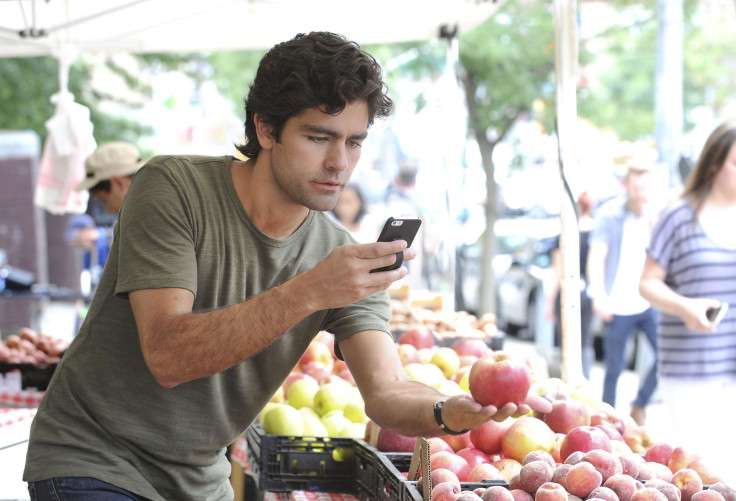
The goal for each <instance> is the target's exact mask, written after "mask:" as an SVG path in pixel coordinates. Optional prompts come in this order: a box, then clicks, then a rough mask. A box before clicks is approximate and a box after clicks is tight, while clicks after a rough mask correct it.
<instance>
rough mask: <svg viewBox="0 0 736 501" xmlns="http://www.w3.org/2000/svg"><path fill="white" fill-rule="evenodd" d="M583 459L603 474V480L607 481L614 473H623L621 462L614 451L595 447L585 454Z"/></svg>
mask: <svg viewBox="0 0 736 501" xmlns="http://www.w3.org/2000/svg"><path fill="white" fill-rule="evenodd" d="M583 461H587V462H588V463H590V464H592V465H593V467H594V468H595V469H596V470H597V471H598V473H600V474H601V477H602V481H601V483H603V482H605V481H606V480H608V479H609V478H611V477H612V476H613V475H616V474H618V473H623V468H622V467H621V462H620V461H619V460H618V458H617V457H616V456H614V455H613V453H611V452H608V451H604V450H601V449H593V450H592V451H588V452H586V453H585V455H584V456H583Z"/></svg>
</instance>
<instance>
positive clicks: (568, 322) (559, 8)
mask: <svg viewBox="0 0 736 501" xmlns="http://www.w3.org/2000/svg"><path fill="white" fill-rule="evenodd" d="M575 1H576V0H555V12H554V13H555V73H556V76H557V87H556V96H557V136H558V141H559V151H560V166H561V168H560V174H561V176H562V178H563V179H562V180H563V181H564V180H565V179H567V178H568V176H569V174H570V173H572V172H575V171H576V170H577V168H576V167H577V149H576V147H575V146H576V145H575V130H576V124H577V101H576V86H577V70H578V50H577V44H578V33H577V22H576V12H575V10H576V9H575ZM561 186H563V185H561ZM563 188H564V186H563ZM560 191H561V193H560V197H561V204H560V251H561V254H562V279H561V284H560V299H561V304H562V308H561V313H562V314H561V325H562V379H563V380H564V381H565V382H567V383H570V384H573V385H576V384H579V383H580V382H581V380H582V379H583V373H582V349H581V342H580V338H581V336H580V287H579V285H578V284H579V283H580V235H579V233H578V223H577V216H576V210H575V201H574V200H572V199H571V198H570V197H569V196H568V194H567V191H566V190H565V189H562V190H560Z"/></svg>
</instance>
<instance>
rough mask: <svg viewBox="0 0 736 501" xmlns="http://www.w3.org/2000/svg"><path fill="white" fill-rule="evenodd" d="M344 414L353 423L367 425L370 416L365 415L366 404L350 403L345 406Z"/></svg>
mask: <svg viewBox="0 0 736 501" xmlns="http://www.w3.org/2000/svg"><path fill="white" fill-rule="evenodd" d="M343 413H344V415H345V417H346V418H348V419H349V420H350V421H352V422H353V423H367V422H368V416H367V415H366V413H365V404H364V403H363V402H362V401H361V402H355V401H350V402H348V403H347V404H345V408H344V409H343Z"/></svg>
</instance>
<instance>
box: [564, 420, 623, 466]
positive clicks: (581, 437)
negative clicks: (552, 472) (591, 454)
mask: <svg viewBox="0 0 736 501" xmlns="http://www.w3.org/2000/svg"><path fill="white" fill-rule="evenodd" d="M593 449H603V450H604V451H606V452H611V451H612V449H611V439H610V438H608V435H606V434H605V433H604V432H603V431H601V430H599V429H598V428H595V427H593V426H578V427H576V428H573V429H572V430H570V431H569V432H568V433H567V436H565V438H564V439H563V440H562V445H561V446H560V459H562V461H565V460H566V459H567V457H568V456H569V455H570V454H572V453H573V452H576V451H581V452H588V451H592V450H593Z"/></svg>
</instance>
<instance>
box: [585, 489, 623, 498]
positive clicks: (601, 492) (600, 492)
mask: <svg viewBox="0 0 736 501" xmlns="http://www.w3.org/2000/svg"><path fill="white" fill-rule="evenodd" d="M591 498H596V499H600V500H601V501H618V496H617V495H616V493H615V492H613V490H611V489H609V488H608V487H603V486H600V487H598V488H597V489H593V491H592V492H591V493H590V494H588V499H591Z"/></svg>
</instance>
